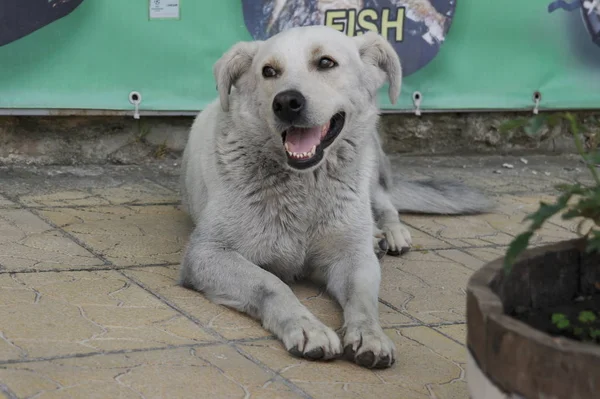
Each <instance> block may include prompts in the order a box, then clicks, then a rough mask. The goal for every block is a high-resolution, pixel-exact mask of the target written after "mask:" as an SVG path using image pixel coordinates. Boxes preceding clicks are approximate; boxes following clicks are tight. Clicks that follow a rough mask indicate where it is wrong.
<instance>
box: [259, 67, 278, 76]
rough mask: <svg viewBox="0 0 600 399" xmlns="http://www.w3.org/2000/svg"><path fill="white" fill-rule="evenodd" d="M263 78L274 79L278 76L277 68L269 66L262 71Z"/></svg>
mask: <svg viewBox="0 0 600 399" xmlns="http://www.w3.org/2000/svg"><path fill="white" fill-rule="evenodd" d="M262 76H263V77H264V78H274V77H275V76H277V71H276V70H275V68H273V67H270V66H268V65H267V66H265V67H263V69H262Z"/></svg>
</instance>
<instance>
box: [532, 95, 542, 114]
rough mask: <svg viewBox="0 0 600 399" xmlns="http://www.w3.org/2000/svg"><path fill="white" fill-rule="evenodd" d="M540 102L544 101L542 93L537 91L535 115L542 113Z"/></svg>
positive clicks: (534, 102)
mask: <svg viewBox="0 0 600 399" xmlns="http://www.w3.org/2000/svg"><path fill="white" fill-rule="evenodd" d="M540 101H542V93H540V92H539V91H535V92H534V93H533V104H534V106H533V114H534V115H537V114H539V113H540Z"/></svg>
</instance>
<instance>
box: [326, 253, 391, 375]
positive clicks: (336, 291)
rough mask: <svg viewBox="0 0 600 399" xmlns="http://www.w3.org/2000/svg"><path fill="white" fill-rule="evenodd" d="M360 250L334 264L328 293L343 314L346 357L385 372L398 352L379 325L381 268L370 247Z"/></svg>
mask: <svg viewBox="0 0 600 399" xmlns="http://www.w3.org/2000/svg"><path fill="white" fill-rule="evenodd" d="M361 249H362V251H358V250H356V249H350V250H348V251H347V252H345V253H344V254H343V255H342V257H341V259H340V258H338V259H337V260H336V261H335V262H334V264H333V265H332V266H331V268H330V269H329V271H328V274H327V275H328V277H327V289H328V290H329V292H330V293H331V294H332V295H333V296H334V297H335V298H336V299H337V301H338V302H339V303H340V305H341V306H342V308H343V310H344V327H343V330H344V338H343V342H344V354H345V355H346V356H347V357H348V358H350V359H352V360H353V361H355V362H356V363H357V364H359V365H361V366H363V367H368V368H386V367H390V366H391V365H392V364H394V362H395V348H394V344H393V343H392V341H391V340H390V339H389V338H388V337H387V335H385V333H384V332H383V330H382V328H381V326H380V325H379V307H378V296H379V283H380V280H381V271H380V266H379V262H378V261H377V257H376V256H375V254H374V253H373V252H372V251H369V250H368V247H367V248H361ZM365 249H366V250H365Z"/></svg>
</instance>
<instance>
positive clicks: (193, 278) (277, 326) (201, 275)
mask: <svg viewBox="0 0 600 399" xmlns="http://www.w3.org/2000/svg"><path fill="white" fill-rule="evenodd" d="M181 270H182V271H181V284H182V285H183V286H185V287H187V288H193V289H195V290H197V291H200V292H203V293H204V294H205V295H206V296H207V297H208V298H209V299H210V300H212V301H213V302H215V303H218V304H222V305H226V306H229V307H232V308H234V309H236V310H238V311H240V312H244V313H247V314H248V315H250V316H252V317H255V318H258V319H260V320H261V321H262V324H263V326H264V327H265V328H266V329H268V330H269V331H271V332H273V333H274V334H275V335H276V336H277V337H278V338H279V339H281V340H282V341H283V344H284V345H285V347H286V349H287V350H288V351H289V352H290V353H292V354H293V355H296V356H302V357H305V358H308V359H311V360H318V359H332V358H335V357H338V356H339V355H341V353H342V346H341V343H340V339H339V337H338V336H337V334H336V333H335V332H334V331H333V330H332V329H330V328H329V327H327V326H325V325H324V324H323V323H321V322H320V321H319V320H318V319H317V318H316V317H315V316H314V315H313V314H312V313H310V312H309V310H308V309H306V307H304V306H303V305H302V304H301V303H300V301H299V300H298V298H296V296H295V295H294V293H293V292H292V290H291V289H290V287H289V286H287V285H286V284H285V283H284V282H283V281H281V280H280V279H279V278H277V277H276V276H275V275H273V274H271V273H269V272H267V271H265V270H263V269H261V268H260V267H258V266H257V265H255V264H253V263H251V262H250V261H248V260H247V259H245V258H244V257H242V255H240V254H239V253H237V252H233V251H229V250H226V249H224V247H223V246H222V245H221V246H220V245H218V244H216V243H210V244H209V243H201V242H194V240H193V237H192V241H191V244H190V245H189V246H188V249H187V251H186V254H185V256H184V260H183V265H182V269H181Z"/></svg>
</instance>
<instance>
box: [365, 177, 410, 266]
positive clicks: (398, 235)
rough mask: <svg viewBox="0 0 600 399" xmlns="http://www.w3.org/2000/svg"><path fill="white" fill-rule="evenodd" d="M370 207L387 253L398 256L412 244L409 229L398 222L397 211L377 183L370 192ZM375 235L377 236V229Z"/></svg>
mask: <svg viewBox="0 0 600 399" xmlns="http://www.w3.org/2000/svg"><path fill="white" fill-rule="evenodd" d="M371 207H372V208H373V214H374V215H375V217H376V218H377V221H376V223H377V227H378V231H381V232H383V234H384V235H385V238H386V240H387V244H388V251H387V253H388V254H389V255H394V256H399V255H402V254H404V253H406V252H408V251H409V250H410V247H411V245H412V238H411V236H410V231H409V230H408V229H407V228H406V226H405V225H404V224H403V223H402V222H400V217H399V216H398V211H397V210H396V208H395V207H394V205H393V204H392V200H391V198H390V196H389V194H388V193H387V192H386V191H385V190H384V189H383V187H381V186H379V185H378V186H376V187H375V188H373V192H372V193H371ZM375 237H377V230H376V231H375ZM375 248H376V249H377V247H375Z"/></svg>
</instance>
